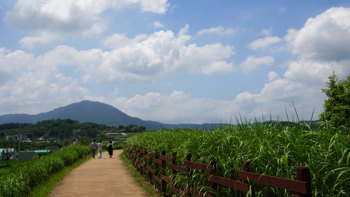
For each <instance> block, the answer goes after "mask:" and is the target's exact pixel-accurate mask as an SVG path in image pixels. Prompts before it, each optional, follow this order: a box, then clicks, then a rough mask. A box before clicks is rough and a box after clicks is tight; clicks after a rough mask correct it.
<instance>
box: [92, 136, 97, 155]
mask: <svg viewBox="0 0 350 197" xmlns="http://www.w3.org/2000/svg"><path fill="white" fill-rule="evenodd" d="M96 147H97V144H96V140H94V141H93V142H92V143H91V150H92V158H95V153H96Z"/></svg>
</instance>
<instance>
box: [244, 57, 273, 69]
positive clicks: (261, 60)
mask: <svg viewBox="0 0 350 197" xmlns="http://www.w3.org/2000/svg"><path fill="white" fill-rule="evenodd" d="M274 62H275V58H274V57H271V56H264V57H255V56H248V57H247V59H246V60H244V61H243V62H242V63H241V64H240V67H241V68H242V69H243V71H244V72H245V73H248V72H250V71H252V70H254V69H256V68H257V67H258V66H259V65H272V64H273V63H274Z"/></svg>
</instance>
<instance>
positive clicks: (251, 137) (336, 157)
mask: <svg viewBox="0 0 350 197" xmlns="http://www.w3.org/2000/svg"><path fill="white" fill-rule="evenodd" d="M349 134H350V132H349V130H347V129H346V128H344V127H337V128H336V127H331V126H330V125H329V124H327V123H323V124H321V125H320V126H319V127H318V128H316V129H311V127H310V125H308V124H306V123H301V124H299V125H298V126H295V127H290V126H283V125H282V124H281V122H279V121H277V123H275V124H273V123H272V122H271V123H268V124H260V123H257V122H255V123H251V122H250V121H247V120H245V121H243V120H240V121H238V125H237V126H232V125H228V126H226V127H220V128H216V129H215V130H214V131H201V130H194V129H176V130H159V131H151V132H144V133H142V134H139V135H135V136H133V137H130V138H129V139H128V140H127V141H126V144H127V149H126V150H128V149H130V148H131V147H133V146H138V147H146V148H147V149H148V150H149V151H151V152H154V151H156V150H158V151H161V150H166V153H167V156H171V153H172V152H177V153H178V158H177V164H178V165H182V164H183V161H184V159H185V157H186V154H188V153H191V154H192V155H193V156H192V161H195V162H199V163H209V159H210V157H214V158H215V160H216V161H217V167H216V174H217V175H219V176H222V177H225V178H229V179H233V180H238V177H237V176H238V171H239V170H242V169H243V161H252V172H255V173H259V174H265V175H270V176H276V177H283V178H287V179H294V180H296V168H297V167H299V166H307V167H309V168H310V171H311V181H312V184H311V185H312V191H313V196H349V195H350V189H349V188H350V135H349ZM167 163H168V162H167ZM167 169H168V171H167V172H165V173H166V176H168V177H171V171H170V170H169V168H167ZM191 173H192V174H191V177H190V179H189V180H190V184H191V186H192V187H194V188H196V189H198V190H202V191H203V192H204V191H208V190H207V187H206V186H207V185H206V184H205V181H203V180H205V172H202V171H200V170H193V171H192V172H191ZM186 181H187V175H184V174H180V175H179V176H177V177H176V179H175V183H176V184H178V185H181V184H182V185H184V184H186ZM253 188H254V190H255V194H256V196H289V195H290V194H295V193H293V192H289V191H287V190H283V189H277V188H273V187H268V186H263V185H258V184H253ZM215 192H216V193H217V194H218V196H239V195H243V194H241V193H239V192H236V191H232V190H231V189H228V188H225V187H218V189H217V191H215Z"/></svg>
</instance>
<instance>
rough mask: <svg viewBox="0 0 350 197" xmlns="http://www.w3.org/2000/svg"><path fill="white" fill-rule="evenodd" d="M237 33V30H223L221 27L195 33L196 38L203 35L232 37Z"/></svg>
mask: <svg viewBox="0 0 350 197" xmlns="http://www.w3.org/2000/svg"><path fill="white" fill-rule="evenodd" d="M236 32H237V29H232V28H227V29H225V28H223V27H222V26H219V27H213V28H210V29H202V30H200V31H198V32H197V35H198V36H201V35H204V34H219V35H221V36H223V35H233V34H235V33H236Z"/></svg>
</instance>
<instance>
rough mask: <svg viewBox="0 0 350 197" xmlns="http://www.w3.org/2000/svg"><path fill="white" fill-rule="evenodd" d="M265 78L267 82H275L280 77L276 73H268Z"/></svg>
mask: <svg viewBox="0 0 350 197" xmlns="http://www.w3.org/2000/svg"><path fill="white" fill-rule="evenodd" d="M267 77H268V79H269V81H275V80H277V79H280V76H279V75H278V74H277V73H275V72H273V71H271V72H269V74H268V75H267Z"/></svg>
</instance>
